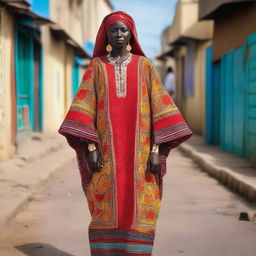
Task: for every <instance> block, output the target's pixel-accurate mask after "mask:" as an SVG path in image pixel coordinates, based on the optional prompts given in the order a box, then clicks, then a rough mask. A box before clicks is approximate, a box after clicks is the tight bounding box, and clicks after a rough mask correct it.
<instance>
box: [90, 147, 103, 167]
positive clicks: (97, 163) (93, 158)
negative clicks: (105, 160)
mask: <svg viewBox="0 0 256 256" xmlns="http://www.w3.org/2000/svg"><path fill="white" fill-rule="evenodd" d="M87 158H88V165H89V168H90V170H91V171H92V172H99V171H100V169H101V168H102V167H103V164H102V160H101V157H100V153H99V151H98V150H97V149H96V150H94V151H89V152H88V155H87Z"/></svg>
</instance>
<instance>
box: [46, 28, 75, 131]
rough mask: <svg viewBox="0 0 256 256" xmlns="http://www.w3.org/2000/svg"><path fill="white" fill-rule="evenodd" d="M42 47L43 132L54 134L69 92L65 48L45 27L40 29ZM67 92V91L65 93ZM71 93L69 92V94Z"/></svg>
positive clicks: (64, 109) (62, 115)
mask: <svg viewBox="0 0 256 256" xmlns="http://www.w3.org/2000/svg"><path fill="white" fill-rule="evenodd" d="M42 42H43V45H44V56H43V65H44V66H43V69H44V79H43V80H44V81H43V82H44V85H43V88H44V132H46V133H56V132H57V129H58V127H59V125H60V123H61V122H62V120H63V118H64V115H65V111H66V108H67V101H68V99H69V96H68V92H67V91H68V90H69V91H71V88H68V87H70V84H71V81H70V82H69V81H68V80H69V78H68V77H70V75H68V74H66V72H67V67H66V66H67V65H66V63H67V62H68V61H67V46H66V44H65V42H64V41H61V40H57V39H55V38H54V37H52V36H51V34H50V30H49V28H48V27H47V26H45V27H42ZM66 90H67V91H66ZM70 93H71V92H70Z"/></svg>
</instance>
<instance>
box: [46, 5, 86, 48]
mask: <svg viewBox="0 0 256 256" xmlns="http://www.w3.org/2000/svg"><path fill="white" fill-rule="evenodd" d="M82 2H83V1H80V0H72V1H70V0H50V18H51V19H52V20H53V21H54V22H56V23H57V24H58V25H60V26H61V27H62V28H63V29H64V30H65V31H66V32H67V33H68V34H69V35H71V36H72V37H73V38H74V40H75V41H76V42H78V43H79V44H80V45H82V44H83V38H82V26H81V22H82V18H81V16H82Z"/></svg>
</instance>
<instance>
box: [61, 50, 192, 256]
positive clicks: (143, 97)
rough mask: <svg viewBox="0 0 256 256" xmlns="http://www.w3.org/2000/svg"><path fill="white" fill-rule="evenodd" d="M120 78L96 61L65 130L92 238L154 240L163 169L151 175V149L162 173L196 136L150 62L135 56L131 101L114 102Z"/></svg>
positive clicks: (129, 87) (131, 66)
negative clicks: (92, 159) (94, 155)
mask: <svg viewBox="0 0 256 256" xmlns="http://www.w3.org/2000/svg"><path fill="white" fill-rule="evenodd" d="M114 72H115V70H114V67H113V66H111V64H109V63H108V60H107V58H106V56H103V57H100V58H99V57H97V58H94V59H93V60H92V61H91V64H90V65H89V67H88V69H87V71H86V72H85V75H84V77H83V80H82V83H81V86H80V88H79V89H78V91H77V93H76V95H75V97H74V100H73V102H72V104H71V107H70V110H69V111H68V113H67V116H66V118H65V120H64V122H63V124H62V125H61V127H60V130H59V131H60V133H61V134H63V135H65V136H66V138H67V140H68V142H69V144H70V145H71V146H72V147H73V148H74V149H75V150H76V152H77V159H78V163H79V168H80V172H81V177H82V184H83V189H84V192H85V195H86V197H87V201H88V205H89V209H90V213H91V216H92V221H91V224H90V227H89V229H90V230H91V232H94V231H95V230H105V231H106V232H108V231H109V232H110V231H111V232H112V231H113V230H128V231H133V232H139V233H140V234H154V232H155V226H156V222H157V218H158V214H159V209H160V203H161V193H162V187H161V186H162V177H163V175H164V173H165V170H164V168H163V169H162V172H161V173H160V174H159V175H153V174H151V173H149V172H147V161H148V157H149V154H150V149H151V146H152V144H153V143H155V144H160V151H161V154H162V159H163V165H162V166H163V167H164V166H165V160H166V157H167V156H168V154H169V151H170V150H171V149H172V148H174V147H175V146H177V145H178V144H179V143H181V142H182V141H184V140H186V139H188V138H189V137H190V136H191V134H192V133H191V131H190V129H189V128H188V126H187V125H186V123H185V121H184V119H183V117H182V115H181V114H180V112H179V110H178V109H177V107H176V105H175V104H174V102H173V100H172V99H171V97H170V96H169V95H168V93H167V92H166V90H165V89H164V87H163V86H162V84H161V82H160V80H159V77H158V75H157V73H156V71H155V70H154V68H153V66H152V64H151V63H150V62H149V61H148V60H147V59H146V58H145V57H143V56H139V55H135V54H133V55H132V59H131V62H130V63H129V64H128V66H127V74H129V76H127V77H128V78H127V90H128V92H127V98H117V97H116V96H115V84H116V81H115V76H114V74H115V73H114ZM134 74H135V75H134ZM118 122H121V123H118ZM80 138H86V139H89V140H92V141H95V142H96V143H98V145H99V148H100V151H101V154H102V158H103V160H104V167H103V168H102V169H101V170H100V172H98V173H94V174H93V175H92V174H91V173H90V171H89V169H88V166H87V160H86V152H85V151H86V150H85V149H83V148H82V144H81V143H80ZM126 157H127V159H126ZM95 255H96V254H95ZM104 255H105V254H104ZM124 255H126V254H124ZM134 255H139V254H134ZM148 255H150V254H148Z"/></svg>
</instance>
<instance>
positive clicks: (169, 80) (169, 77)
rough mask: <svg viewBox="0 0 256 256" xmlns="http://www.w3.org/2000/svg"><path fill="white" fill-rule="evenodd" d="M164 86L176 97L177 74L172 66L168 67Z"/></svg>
mask: <svg viewBox="0 0 256 256" xmlns="http://www.w3.org/2000/svg"><path fill="white" fill-rule="evenodd" d="M164 87H165V89H166V90H167V92H168V93H169V94H170V95H171V96H172V97H174V93H175V76H174V73H173V69H172V67H168V69H167V74H166V77H165V80H164Z"/></svg>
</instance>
